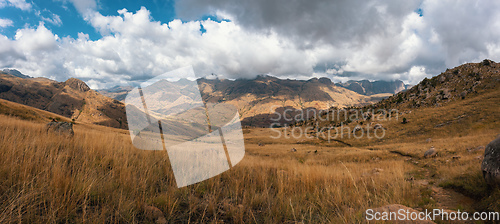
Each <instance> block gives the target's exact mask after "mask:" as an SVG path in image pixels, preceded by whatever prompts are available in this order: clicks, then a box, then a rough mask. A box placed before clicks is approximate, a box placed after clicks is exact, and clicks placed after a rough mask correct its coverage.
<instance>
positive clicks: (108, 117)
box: [0, 69, 406, 128]
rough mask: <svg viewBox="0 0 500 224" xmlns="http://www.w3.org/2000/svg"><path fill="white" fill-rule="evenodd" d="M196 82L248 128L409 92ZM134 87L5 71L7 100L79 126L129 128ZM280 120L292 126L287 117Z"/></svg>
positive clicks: (2, 88)
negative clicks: (97, 86)
mask: <svg viewBox="0 0 500 224" xmlns="http://www.w3.org/2000/svg"><path fill="white" fill-rule="evenodd" d="M186 82H194V81H189V80H186V79H181V80H179V81H177V82H171V83H170V84H169V85H171V86H173V88H172V89H176V88H177V89H182V88H184V86H185V84H186ZM196 82H197V84H198V87H199V89H200V91H201V95H202V97H203V99H204V100H205V102H210V103H218V102H226V103H229V104H231V105H234V106H235V107H237V108H238V111H239V113H240V117H241V119H242V124H243V125H245V126H262V127H265V126H268V125H269V124H270V123H271V122H272V121H271V119H270V118H271V117H272V116H273V115H274V111H284V110H286V109H289V110H290V111H292V112H291V113H290V115H291V116H295V113H297V112H295V111H297V110H299V109H308V110H324V109H327V108H330V107H352V106H363V105H369V104H372V103H375V102H378V101H380V100H382V99H384V98H387V97H389V96H391V95H392V94H393V93H395V92H398V91H401V90H404V89H405V88H406V86H405V85H404V84H403V83H402V82H401V81H394V82H384V81H379V82H369V81H350V82H348V83H349V85H347V83H345V84H344V83H343V84H335V83H333V82H332V81H331V80H330V79H328V78H319V79H318V78H313V79H310V80H290V79H279V78H276V77H272V76H266V75H260V76H258V77H257V78H255V79H252V80H246V79H237V80H228V79H205V78H201V79H198V80H196ZM357 85H358V86H362V88H361V90H363V91H359V89H356V86H357ZM132 89H133V88H132V87H128V86H125V87H121V86H116V87H114V88H111V89H106V90H98V91H94V90H92V89H90V88H89V87H88V86H87V85H86V84H85V82H83V81H81V80H78V79H75V78H71V79H68V80H67V81H65V82H57V81H54V80H50V79H46V78H31V77H29V76H27V75H24V74H22V73H21V72H19V71H17V70H15V69H4V70H2V71H0V98H2V99H5V100H9V101H12V102H16V103H20V104H23V105H27V106H31V107H34V108H38V109H42V110H46V111H49V112H53V113H55V114H59V115H62V116H64V117H67V118H70V119H72V120H74V121H75V122H82V123H94V124H101V125H105V126H110V127H116V128H127V121H126V114H125V109H124V108H125V105H124V103H123V100H124V99H125V97H126V96H127V94H128V92H129V91H130V90H132ZM350 89H353V90H350ZM156 91H157V94H154V95H153V96H155V97H168V96H169V94H170V95H171V96H173V95H172V93H168V92H165V90H162V89H158V90H156ZM360 93H362V94H360ZM152 100H154V99H152ZM158 100H159V99H158ZM163 107H165V106H162V105H157V106H156V107H155V109H156V110H158V111H161V110H164V109H165V108H163ZM153 112H154V111H153ZM280 122H281V123H287V122H286V121H284V120H283V119H282V120H281V121H280Z"/></svg>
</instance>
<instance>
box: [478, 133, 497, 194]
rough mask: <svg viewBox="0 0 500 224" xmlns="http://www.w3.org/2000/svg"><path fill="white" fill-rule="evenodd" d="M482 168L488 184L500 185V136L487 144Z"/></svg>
mask: <svg viewBox="0 0 500 224" xmlns="http://www.w3.org/2000/svg"><path fill="white" fill-rule="evenodd" d="M481 170H482V171H483V177H484V180H485V181H486V183H488V185H490V186H492V187H500V137H499V138H497V139H495V140H493V141H492V142H490V143H489V144H488V145H487V146H486V149H485V150H484V159H483V163H482V164H481Z"/></svg>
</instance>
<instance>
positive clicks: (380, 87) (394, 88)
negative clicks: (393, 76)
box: [335, 80, 411, 96]
mask: <svg viewBox="0 0 500 224" xmlns="http://www.w3.org/2000/svg"><path fill="white" fill-rule="evenodd" d="M335 85H337V86H341V87H344V88H346V89H349V90H352V91H354V92H357V93H359V94H362V95H367V96H369V95H374V94H379V93H392V94H396V93H399V92H401V91H405V90H407V89H409V88H411V85H406V84H404V83H403V81H401V80H394V81H373V82H372V81H369V80H359V81H355V80H349V81H347V82H345V83H336V84H335Z"/></svg>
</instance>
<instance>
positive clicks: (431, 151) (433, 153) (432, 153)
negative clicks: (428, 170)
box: [424, 146, 437, 158]
mask: <svg viewBox="0 0 500 224" xmlns="http://www.w3.org/2000/svg"><path fill="white" fill-rule="evenodd" d="M435 156H437V151H436V149H434V146H432V147H431V148H430V149H429V150H427V151H425V153H424V157H425V158H429V157H435Z"/></svg>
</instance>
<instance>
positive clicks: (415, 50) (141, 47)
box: [0, 0, 500, 89]
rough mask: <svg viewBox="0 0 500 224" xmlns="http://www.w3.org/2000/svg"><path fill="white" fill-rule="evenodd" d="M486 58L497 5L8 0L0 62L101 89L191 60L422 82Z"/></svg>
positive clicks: (275, 72)
mask: <svg viewBox="0 0 500 224" xmlns="http://www.w3.org/2000/svg"><path fill="white" fill-rule="evenodd" d="M486 58H488V59H491V60H493V61H496V62H499V61H500V1H497V0H477V1H470V0H408V1H400V0H332V1H326V0H325V1H320V0H274V1H269V0H241V1H228V0H210V1H207V0H178V1H176V0H167V1H161V0H140V1H138V0H116V1H112V0H43V1H41V0H40V1H39V0H0V69H1V68H12V69H17V70H19V71H21V72H22V73H23V74H25V75H29V76H32V77H46V78H50V79H55V80H58V81H65V80H66V79H68V78H70V77H75V78H79V79H82V80H83V81H85V82H87V84H89V86H90V87H91V88H93V89H102V88H110V87H113V86H117V85H119V86H125V85H136V84H137V83H140V82H142V81H144V80H147V79H150V78H152V77H155V76H157V75H161V74H164V73H167V72H169V71H172V70H175V69H178V68H181V67H185V66H192V67H193V68H194V71H195V73H196V75H197V76H208V75H211V76H217V77H221V78H229V79H237V78H246V79H251V78H254V77H255V76H257V75H262V74H265V75H272V76H276V77H280V78H291V79H308V78H312V77H328V78H331V79H332V80H333V81H335V82H340V81H344V82H345V81H347V80H350V79H352V80H360V79H368V80H396V79H399V80H402V81H404V82H405V83H409V84H416V83H418V82H419V81H421V80H422V79H423V78H425V77H432V76H435V75H438V74H439V73H441V72H443V71H445V70H446V69H447V68H453V67H456V66H458V65H461V64H463V63H468V62H480V61H482V60H483V59H486ZM174 78H181V77H174Z"/></svg>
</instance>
